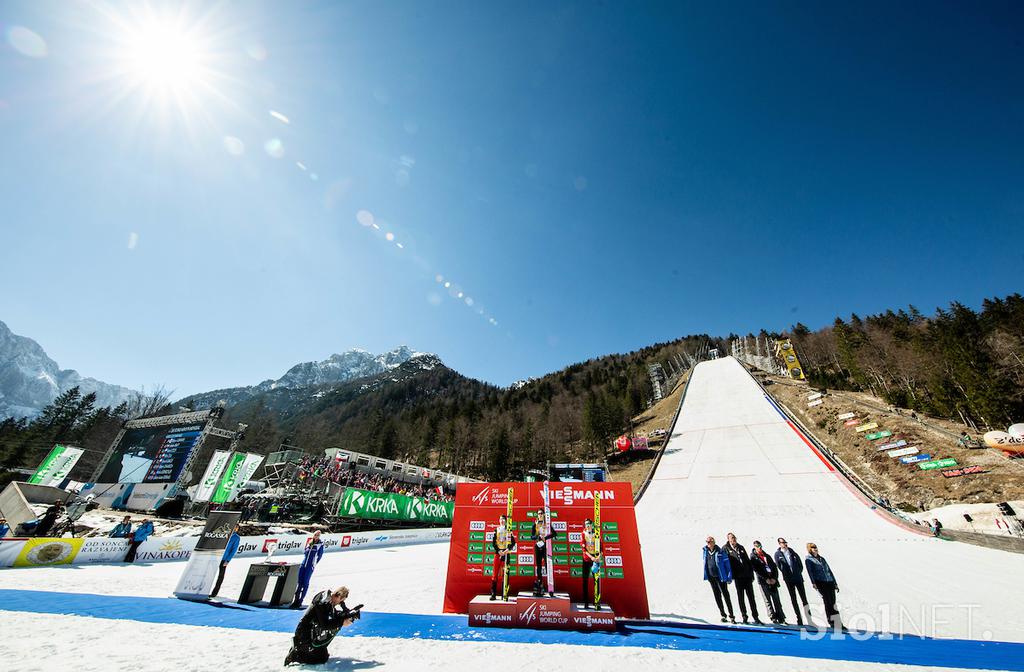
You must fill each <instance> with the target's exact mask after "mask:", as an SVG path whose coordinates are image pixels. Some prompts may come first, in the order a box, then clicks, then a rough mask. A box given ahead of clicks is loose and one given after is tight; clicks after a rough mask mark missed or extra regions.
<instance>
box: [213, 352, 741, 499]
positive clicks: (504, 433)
mask: <svg viewBox="0 0 1024 672" xmlns="http://www.w3.org/2000/svg"><path fill="white" fill-rule="evenodd" d="M708 342H710V343H711V344H712V346H714V345H721V344H719V343H718V340H717V339H711V338H709V337H707V336H690V337H686V338H683V339H679V340H676V341H671V342H668V343H659V344H656V345H652V346H649V347H646V348H643V349H641V350H638V351H635V352H631V353H628V354H624V355H608V356H605V357H600V358H597V359H592V360H588V361H586V362H582V363H578V364H573V365H572V366H569V367H567V368H565V369H563V370H561V371H558V372H556V373H551V374H548V375H546V376H544V377H542V378H539V379H536V380H531V381H529V382H527V383H525V384H523V385H520V386H514V387H512V388H507V389H506V388H499V387H495V386H493V385H488V384H486V383H482V382H480V381H478V380H473V379H470V378H466V377H465V376H462V375H460V374H459V373H457V372H455V371H452V370H451V369H449V368H447V367H446V366H444V365H438V366H435V367H433V368H431V369H429V370H419V369H415V368H413V369H412V370H410V371H406V370H407V369H409V368H410V367H414V365H415V360H413V361H411V362H408V363H406V364H403V365H402V366H401V367H399V371H398V372H397V373H390V374H387V380H386V381H384V382H383V383H381V382H379V381H377V380H376V379H373V378H371V379H363V380H360V381H353V382H351V383H347V384H344V385H340V386H337V387H334V388H329V389H318V390H316V391H315V392H313V393H312V394H310V395H308V396H309V399H310V400H309V401H305V402H302V401H300V400H296V399H292V400H291V404H290V405H289V406H288V408H287V410H283V411H282V410H280V409H281V407H282V404H280V403H279V402H278V401H277V400H276V399H275V398H274V397H273V396H272V394H268V395H263V396H259V397H256V398H255V399H253V400H252V401H250V402H248V403H246V404H242V405H239V406H237V407H235V408H233V409H228V413H227V415H226V416H225V417H226V419H227V420H229V421H230V422H236V421H237V422H245V423H247V424H248V425H249V428H248V430H247V432H246V436H247V438H246V443H247V444H249V445H250V447H255V446H259V447H264V448H272V447H276V446H277V445H278V444H279V443H280V442H282V441H283V440H284V439H285V438H288V441H289V443H290V444H292V445H297V446H299V447H301V448H303V449H306V450H316V449H320V448H326V447H331V446H335V447H339V448H348V449H352V450H358V451H361V452H367V453H371V454H375V455H379V456H382V457H388V458H398V459H402V460H408V461H410V462H413V463H416V464H423V465H431V466H436V467H439V468H442V469H448V470H451V471H455V472H457V473H462V474H468V475H471V476H478V477H482V478H491V479H501V478H505V477H515V478H521V477H523V475H524V472H525V471H526V470H527V469H530V468H538V467H543V465H544V464H545V462H547V461H559V460H568V459H597V458H599V457H601V456H603V455H604V452H605V450H606V449H607V448H609V447H610V446H611V442H612V440H613V438H614V437H615V436H617V435H618V434H620V433H621V432H623V431H625V430H627V429H628V426H629V422H630V418H631V417H633V416H635V415H636V414H637V413H639V412H640V411H641V410H643V409H645V408H646V407H647V405H648V403H649V402H650V400H651V396H652V387H651V381H650V377H649V374H648V371H647V367H648V365H650V364H654V363H662V364H666V363H667V362H668V361H669V360H670V359H671V358H672V357H674V356H675V355H677V354H682V353H684V352H691V353H692V352H694V351H696V349H697V348H698V347H699V346H700V344H702V343H708Z"/></svg>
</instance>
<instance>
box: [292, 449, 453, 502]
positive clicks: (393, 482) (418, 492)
mask: <svg viewBox="0 0 1024 672" xmlns="http://www.w3.org/2000/svg"><path fill="white" fill-rule="evenodd" d="M318 478H321V479H326V480H328V481H330V482H331V483H336V484H338V485H341V486H344V487H346V488H359V489H361V490H372V491H374V492H391V493H395V494H398V495H408V496H410V497H423V498H426V499H429V500H431V501H442V502H450V501H452V500H453V499H455V498H454V497H453V496H452V495H449V494H448V493H447V492H446V491H445V490H444V488H443V487H442V486H436V487H425V486H423V485H419V484H415V483H406V482H404V481H400V480H398V479H395V478H392V477H390V476H385V475H383V474H370V473H364V472H360V471H357V470H356V468H355V465H353V464H352V463H350V462H344V461H341V460H337V459H335V458H333V457H328V456H326V455H325V456H323V457H320V458H315V457H310V456H306V457H305V458H303V460H302V462H300V463H299V464H298V465H297V468H296V469H295V471H294V472H293V473H292V477H291V481H292V483H293V484H301V483H305V482H308V481H310V480H313V479H318Z"/></svg>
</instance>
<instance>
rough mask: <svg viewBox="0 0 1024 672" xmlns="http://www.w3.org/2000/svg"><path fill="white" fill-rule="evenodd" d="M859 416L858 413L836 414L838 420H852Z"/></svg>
mask: <svg viewBox="0 0 1024 672" xmlns="http://www.w3.org/2000/svg"><path fill="white" fill-rule="evenodd" d="M855 417H857V414H856V413H840V414H839V415H837V416H836V420H850V419H852V418H855Z"/></svg>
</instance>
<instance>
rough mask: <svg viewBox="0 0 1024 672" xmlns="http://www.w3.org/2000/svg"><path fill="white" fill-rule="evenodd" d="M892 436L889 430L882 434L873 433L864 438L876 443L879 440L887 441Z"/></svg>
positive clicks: (883, 431)
mask: <svg viewBox="0 0 1024 672" xmlns="http://www.w3.org/2000/svg"><path fill="white" fill-rule="evenodd" d="M890 436H892V432H890V431H889V430H888V429H883V430H882V431H880V432H871V433H869V434H865V435H864V438H865V439H867V440H868V441H876V440H878V439H887V438H889V437H890Z"/></svg>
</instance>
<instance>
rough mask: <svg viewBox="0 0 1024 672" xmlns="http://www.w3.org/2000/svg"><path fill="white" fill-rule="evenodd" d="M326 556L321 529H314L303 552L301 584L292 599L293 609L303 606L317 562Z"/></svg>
mask: <svg viewBox="0 0 1024 672" xmlns="http://www.w3.org/2000/svg"><path fill="white" fill-rule="evenodd" d="M322 557H324V542H322V541H320V530H314V531H313V538H312V539H310V540H309V543H308V544H307V545H306V550H305V551H303V553H302V564H301V565H299V584H298V585H297V586H296V587H295V599H294V600H293V601H292V609H300V608H301V607H302V598H304V597H306V591H307V590H309V581H310V579H312V578H313V570H314V569H316V563H318V562H320V558H322Z"/></svg>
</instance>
